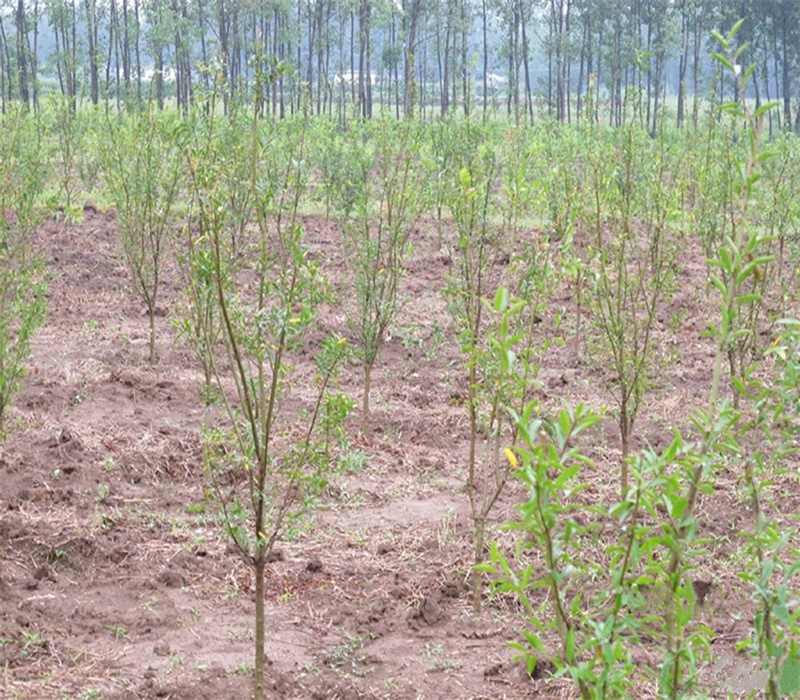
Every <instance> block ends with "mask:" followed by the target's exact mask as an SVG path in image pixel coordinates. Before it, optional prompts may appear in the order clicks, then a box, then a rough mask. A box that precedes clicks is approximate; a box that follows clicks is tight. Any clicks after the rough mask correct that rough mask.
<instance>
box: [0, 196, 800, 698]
mask: <svg viewBox="0 0 800 700" xmlns="http://www.w3.org/2000/svg"><path fill="white" fill-rule="evenodd" d="M304 225H305V230H306V234H307V237H308V241H309V245H310V247H311V248H312V250H313V251H315V254H316V255H317V256H318V259H319V260H320V261H321V263H322V266H323V268H324V270H325V272H326V273H327V274H328V275H329V277H330V279H331V281H332V283H333V285H334V286H335V287H338V288H339V289H340V290H341V291H342V298H343V299H346V298H347V294H346V292H345V290H346V286H347V278H346V274H345V271H344V265H343V258H342V252H341V249H340V246H339V241H338V235H337V230H336V226H335V224H334V223H331V222H328V221H325V220H324V219H321V218H307V219H306V220H305V221H304ZM414 246H415V247H414V254H413V258H412V260H411V261H410V263H409V265H408V270H407V275H406V278H405V279H404V281H403V285H404V293H405V294H406V295H407V296H408V298H409V302H408V303H407V304H406V306H405V307H404V309H403V311H402V313H401V315H400V317H399V318H398V319H397V323H396V324H395V326H394V327H393V329H392V334H391V337H390V338H389V340H388V342H387V345H386V347H385V350H384V352H383V355H382V357H381V359H380V360H379V365H378V367H377V368H376V371H375V374H374V378H373V401H372V403H373V407H374V410H373V414H372V425H373V437H372V439H371V440H370V441H369V442H367V441H364V440H361V439H359V438H358V437H357V430H356V421H355V420H354V421H353V424H352V426H351V430H350V432H351V439H352V454H351V459H350V468H349V469H348V470H346V471H345V472H344V473H343V474H342V475H341V476H340V477H339V478H338V479H337V481H336V482H335V483H334V484H333V485H332V486H331V488H330V489H329V491H328V492H327V494H326V495H325V498H324V499H323V501H322V502H321V504H320V507H319V508H318V509H317V510H316V511H315V512H314V513H313V514H311V515H310V516H309V518H308V519H307V520H306V521H304V523H303V525H302V527H300V528H297V529H295V530H293V531H292V532H291V533H289V535H290V536H289V537H287V538H286V539H285V540H284V541H282V542H281V543H280V545H279V548H278V551H277V552H276V555H275V557H274V561H273V562H272V563H271V564H270V567H269V571H268V576H267V595H268V606H267V629H268V632H267V637H268V641H267V645H268V655H269V658H270V668H269V682H270V693H271V697H274V698H319V699H323V698H348V699H355V698H398V699H405V698H408V699H412V698H423V699H430V700H435V699H439V698H441V699H450V698H453V699H462V698H463V699H467V698H475V699H478V698H487V699H488V698H491V699H498V700H499V699H501V698H520V699H522V698H548V697H552V698H556V697H558V698H568V697H573V694H574V693H573V690H572V689H571V687H570V685H569V684H568V683H567V682H566V681H565V680H563V679H559V680H553V679H551V678H535V679H532V678H530V677H529V676H528V675H527V674H526V673H525V671H524V668H523V666H522V665H521V664H520V663H518V662H515V661H514V660H513V651H512V650H511V649H509V647H508V642H509V641H514V640H517V639H519V631H520V629H521V625H522V623H521V621H520V620H521V619H520V617H519V614H518V611H517V610H516V608H515V606H514V605H513V603H512V602H511V601H509V600H507V599H504V598H503V597H497V598H491V599H489V600H488V601H487V605H486V606H485V609H484V612H482V613H480V614H477V615H476V614H473V613H472V611H471V606H470V595H469V591H468V585H469V577H470V561H471V549H470V539H469V533H470V520H469V515H468V504H467V499H466V495H465V493H464V491H463V465H464V458H465V455H466V451H467V437H468V425H467V420H466V412H465V409H464V407H463V402H462V401H460V400H459V397H460V395H461V394H460V392H461V388H462V387H463V369H462V367H463V363H462V361H461V360H460V358H459V354H458V350H457V347H456V345H455V343H454V342H453V341H452V335H453V334H452V327H451V325H450V323H449V322H448V321H445V320H443V319H446V313H445V308H444V302H443V300H442V297H441V293H440V290H441V288H442V286H443V283H444V276H445V273H446V270H447V265H448V259H447V256H446V255H444V254H442V253H441V252H440V251H439V250H438V247H437V245H436V240H435V235H434V234H432V233H430V232H428V231H426V230H425V228H424V227H422V228H421V229H420V231H418V232H417V233H416V235H415V241H414ZM37 247H38V248H39V250H40V252H41V253H42V255H43V257H44V258H45V261H46V264H47V266H48V268H49V269H50V271H51V280H50V292H49V306H48V314H47V319H46V321H45V324H44V325H43V327H42V328H41V330H40V332H39V333H38V335H37V337H36V340H35V347H34V353H33V357H32V359H31V361H30V367H29V373H28V376H27V377H26V379H25V384H24V390H23V392H22V394H21V395H20V396H19V397H18V399H17V402H16V406H15V408H14V409H13V410H12V411H11V415H10V417H9V424H10V425H12V426H13V431H12V432H11V434H10V436H9V437H8V439H7V440H6V441H5V442H4V443H3V444H2V445H0V474H2V491H1V492H0V663H1V664H2V668H3V673H2V676H0V696H2V697H4V698H34V699H36V698H41V699H42V700H45V699H49V698H59V699H60V698H103V699H106V700H111V699H114V700H123V699H124V700H133V699H144V698H171V699H173V700H202V699H204V698H207V699H208V700H216V699H217V698H248V697H249V696H250V690H251V682H252V666H251V665H252V611H253V581H252V573H251V570H250V569H249V567H248V566H247V565H246V564H245V563H244V562H243V561H242V560H241V558H240V557H239V556H238V555H237V553H236V551H235V550H234V549H233V548H232V547H231V546H230V545H229V543H228V541H227V539H226V537H225V536H224V534H223V532H222V530H221V528H220V526H219V524H218V521H217V520H216V519H215V513H214V510H213V507H212V506H211V505H210V504H209V503H208V502H207V501H206V500H205V483H204V477H203V473H202V464H201V438H200V429H201V426H202V422H203V406H202V402H201V399H200V393H199V387H200V383H201V371H200V367H199V366H198V364H197V362H196V361H195V359H194V358H193V357H192V355H191V353H190V351H189V349H188V348H187V347H186V346H185V344H184V343H183V342H182V341H181V340H180V339H178V338H177V337H176V334H175V332H174V329H173V325H172V322H171V317H172V316H173V315H174V313H175V312H176V308H177V305H178V303H179V298H180V282H179V274H178V271H177V270H176V269H172V268H170V269H168V270H167V275H166V282H165V284H164V287H163V293H162V301H161V311H162V313H161V315H160V316H159V318H158V319H157V322H158V334H159V335H158V353H159V361H158V364H157V365H155V366H154V367H151V366H149V365H148V364H147V362H146V357H147V338H148V335H147V334H148V327H147V318H146V316H145V315H144V313H143V308H142V306H141V304H140V303H139V302H138V301H137V299H136V298H135V297H134V296H133V295H132V293H131V292H130V291H129V287H128V278H127V273H126V270H125V267H124V265H123V263H122V258H121V255H120V254H119V251H118V249H117V245H116V238H115V222H114V218H113V216H112V215H109V214H105V213H102V212H98V211H96V210H95V209H93V208H91V207H89V208H87V209H86V210H85V212H84V219H83V221H81V222H79V223H74V224H72V223H64V222H60V221H56V220H49V221H47V222H45V223H44V224H42V225H41V227H40V228H39V230H38V232H37ZM682 274H683V275H684V276H685V279H684V280H683V281H682V284H681V285H680V290H681V291H679V293H678V294H677V295H676V297H675V298H674V299H673V300H672V302H671V304H672V307H671V308H670V309H667V310H665V319H668V318H669V317H670V316H674V315H675V314H678V313H680V314H681V318H684V319H687V320H686V322H685V323H683V324H682V325H681V328H680V333H679V334H674V333H669V332H667V330H664V331H663V333H662V335H663V342H664V347H665V348H666V350H665V352H667V351H669V352H673V353H674V355H675V356H676V357H679V360H678V361H676V362H675V363H674V364H672V365H671V366H670V368H669V370H668V373H669V376H668V377H666V378H665V380H664V382H663V387H661V388H659V390H657V391H656V392H655V393H654V398H653V399H652V401H653V406H650V407H649V408H650V409H652V410H649V411H647V415H648V416H650V417H649V418H648V419H647V420H646V421H644V422H643V424H642V430H641V434H642V437H643V438H646V439H647V440H648V441H650V442H651V443H652V444H654V445H656V446H658V445H659V443H662V444H663V443H664V441H666V440H668V439H669V431H668V429H667V426H669V425H671V424H673V423H676V422H677V423H682V422H685V419H686V415H687V414H688V410H687V408H688V406H690V405H691V404H692V402H693V401H695V400H697V399H696V397H697V396H702V395H703V392H704V391H705V389H706V386H707V384H708V381H709V367H710V363H711V356H712V354H713V348H712V347H711V345H710V342H709V341H708V340H707V339H703V338H701V335H700V334H701V332H702V330H703V329H704V328H705V323H704V322H703V320H702V319H703V315H704V314H705V313H706V311H707V310H706V309H705V308H704V307H703V304H705V303H707V302H706V301H705V300H704V295H703V294H702V293H701V292H699V291H696V290H700V289H702V285H701V284H700V283H696V281H697V280H698V279H701V278H702V276H703V275H704V270H703V269H702V265H700V266H696V267H692V263H688V262H687V263H686V265H685V266H684V268H683V272H682ZM556 302H557V303H558V304H560V305H564V306H566V307H567V308H569V305H570V303H571V300H570V299H569V295H568V294H566V292H565V293H564V295H563V298H561V299H558V300H556ZM343 303H344V302H343ZM346 317H347V308H346V307H345V306H340V307H336V308H331V309H329V310H328V313H326V314H324V316H323V317H321V319H320V331H321V332H325V333H327V332H331V331H338V332H340V333H345V332H346ZM666 326H667V320H664V328H665V329H666ZM298 371H299V372H302V367H299V368H298ZM591 375H592V368H591V367H588V366H584V365H581V364H576V363H575V362H574V360H573V358H572V353H571V351H570V349H569V347H567V346H565V347H559V348H556V349H555V350H554V351H553V352H552V353H551V355H550V356H548V359H547V361H546V364H545V366H544V367H543V370H542V375H541V378H542V380H543V387H544V388H543V390H542V400H543V401H544V402H545V404H546V405H552V406H557V405H558V403H559V402H560V401H561V400H563V399H570V400H583V401H585V402H588V403H590V404H591V405H593V406H595V407H598V408H599V407H600V406H602V405H603V404H606V403H608V402H609V400H608V397H607V396H605V395H604V393H603V389H602V387H601V386H599V385H597V384H596V383H594V382H592V381H590V378H591ZM361 381H362V376H361V372H360V370H359V368H358V367H350V368H348V370H347V371H346V372H345V373H344V376H343V377H342V379H341V387H342V388H343V389H344V390H346V391H348V392H349V393H350V394H351V395H352V396H353V398H356V399H357V398H359V397H360V386H361ZM605 431H606V435H607V440H606V441H605V442H604V444H603V445H602V446H596V447H594V448H591V446H590V453H591V456H592V457H593V458H594V459H595V460H596V461H597V464H598V474H597V479H596V482H595V483H593V485H592V488H591V489H589V491H588V492H587V498H589V499H603V498H610V497H611V496H610V494H611V493H612V490H613V489H614V488H615V486H614V485H613V484H614V483H615V480H614V478H612V477H610V476H609V475H610V474H614V473H615V470H616V466H615V464H616V462H615V460H616V459H617V456H618V454H619V452H618V444H617V442H618V441H617V436H616V432H615V429H614V424H613V422H612V421H610V420H609V421H608V422H607V423H606V425H605ZM733 481H734V477H732V483H731V485H730V489H729V491H725V488H722V489H721V491H720V494H719V497H718V498H717V499H715V500H714V502H713V503H706V504H704V505H703V508H704V509H705V513H704V515H705V516H710V517H708V522H711V523H714V525H712V527H719V528H720V534H725V532H727V531H729V529H730V528H731V527H734V528H735V527H736V526H737V523H739V524H741V521H742V519H743V518H744V517H746V514H745V513H744V509H743V506H742V504H741V503H740V502H739V500H738V499H737V492H736V490H735V485H734V484H733ZM791 493H797V489H796V488H795V489H794V490H793V491H792V492H791ZM523 496H524V493H523V492H522V490H521V487H520V486H518V485H516V484H515V485H512V486H511V487H510V489H509V490H508V492H507V493H506V494H505V496H504V498H503V500H502V502H501V503H500V504H499V505H498V507H497V509H496V510H495V511H494V517H495V519H496V521H497V522H500V521H502V520H503V519H505V518H506V517H509V516H510V515H511V514H512V513H513V509H514V504H515V503H518V502H519V501H520V500H521V499H522V497H523ZM787 498H793V499H794V500H792V502H791V503H789V502H786V503H784V504H782V505H783V507H784V512H786V513H791V512H796V511H797V507H798V502H800V497H796V496H787ZM719 542H720V545H719V546H721V547H724V546H725V544H724V542H725V540H724V538H722V537H720V539H719ZM512 546H513V545H512ZM724 554H725V553H724V552H721V551H720V552H715V556H723V555H724ZM708 565H709V567H711V566H712V564H711V561H709V562H708ZM702 573H704V574H707V576H706V578H709V580H711V581H713V583H712V584H710V587H709V590H708V591H707V595H706V594H705V593H704V598H705V601H704V607H703V612H702V615H704V616H705V617H704V621H705V622H706V623H707V624H709V625H710V626H711V627H712V628H713V629H714V630H716V631H717V632H718V640H717V642H715V643H716V644H717V647H718V649H719V650H720V652H721V653H722V652H725V653H727V651H730V650H732V649H733V645H734V643H735V641H736V640H737V639H739V638H740V635H741V634H744V630H746V623H747V620H746V619H743V616H742V615H738V614H737V615H734V614H732V611H740V610H741V609H742V607H743V606H747V604H748V603H747V593H746V592H745V591H741V590H739V589H738V588H736V583H735V581H734V580H732V579H733V576H732V575H730V576H728V574H726V573H725V572H724V571H723V572H722V573H715V572H714V571H711V570H710V568H709V571H704V572H702ZM744 617H746V615H744ZM726 650H727V651H726ZM731 653H732V652H731ZM726 658H727V657H726ZM642 662H643V663H647V662H648V659H647V652H646V650H643V657H642ZM645 691H646V689H645Z"/></svg>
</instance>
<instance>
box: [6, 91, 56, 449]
mask: <svg viewBox="0 0 800 700" xmlns="http://www.w3.org/2000/svg"><path fill="white" fill-rule="evenodd" d="M40 152H41V148H40V139H39V137H38V134H37V130H36V128H35V124H34V123H32V122H31V121H30V120H29V119H26V115H25V113H24V110H23V109H22V108H21V107H20V108H17V109H14V110H12V111H10V112H9V113H8V114H4V115H2V116H0V438H1V437H3V435H4V431H5V424H4V421H5V418H6V415H7V412H8V408H9V407H10V405H11V402H12V400H13V398H14V396H15V395H16V394H17V393H18V392H19V391H20V389H21V388H22V378H23V377H24V376H25V362H26V360H27V359H28V356H29V354H30V351H31V342H32V340H33V336H34V333H35V332H36V328H37V327H38V326H39V324H40V323H41V322H42V319H43V317H44V312H45V306H46V301H45V294H46V286H45V283H44V269H43V264H42V261H41V260H40V259H39V257H38V256H37V255H36V254H35V253H34V251H33V250H32V248H31V240H30V238H31V234H32V233H33V230H34V227H35V226H36V224H37V221H38V218H39V212H38V211H37V210H36V197H37V195H38V193H39V191H40V190H41V188H42V184H43V182H44V178H45V172H44V168H43V166H42V160H41V158H40Z"/></svg>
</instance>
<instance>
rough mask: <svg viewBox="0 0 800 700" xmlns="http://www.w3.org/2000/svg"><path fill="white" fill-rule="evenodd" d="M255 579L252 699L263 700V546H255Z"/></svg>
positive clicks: (264, 664) (264, 663)
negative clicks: (254, 649) (254, 648)
mask: <svg viewBox="0 0 800 700" xmlns="http://www.w3.org/2000/svg"><path fill="white" fill-rule="evenodd" d="M253 564H254V566H253V568H254V570H255V577H256V586H255V588H256V630H255V635H256V638H255V647H256V651H255V668H254V670H253V698H254V699H255V700H264V687H265V683H264V675H265V674H264V671H265V669H266V665H267V655H266V650H265V648H264V645H265V638H266V623H265V618H264V573H265V571H266V568H267V552H266V551H265V550H264V548H263V545H257V550H256V555H255V557H254V562H253Z"/></svg>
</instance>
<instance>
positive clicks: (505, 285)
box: [445, 148, 557, 611]
mask: <svg viewBox="0 0 800 700" xmlns="http://www.w3.org/2000/svg"><path fill="white" fill-rule="evenodd" d="M495 176H496V167H495V161H494V157H493V154H492V152H491V151H489V150H488V149H482V148H481V149H476V151H474V152H472V153H469V154H467V157H466V158H465V163H464V165H462V167H461V169H460V171H459V174H458V180H457V186H456V187H454V188H453V189H452V190H451V191H450V194H449V198H448V204H449V207H450V210H451V212H452V216H453V222H454V227H453V232H452V239H451V240H450V241H449V245H450V247H451V250H452V251H453V265H452V271H451V273H450V274H449V276H448V280H447V287H446V289H445V295H446V298H447V300H448V309H449V312H450V314H451V316H452V318H453V320H454V322H455V327H456V329H457V331H458V333H459V344H460V347H461V352H462V355H463V356H464V359H465V370H466V373H467V376H466V397H465V402H464V403H465V406H466V409H467V413H468V418H469V456H468V461H467V465H466V479H465V481H466V490H467V496H468V499H469V504H470V514H471V517H472V528H473V533H472V544H473V555H474V563H475V565H476V566H477V565H480V564H481V563H482V562H483V561H484V560H485V546H486V538H487V528H488V526H489V522H490V521H489V518H490V515H491V512H492V509H493V508H494V506H495V504H496V503H497V501H498V499H499V498H500V495H501V494H502V492H503V490H504V488H505V485H506V483H507V481H508V478H509V473H510V470H509V465H508V462H507V461H506V460H505V458H504V457H503V454H502V449H501V447H502V443H503V441H505V440H508V441H510V442H511V443H512V444H513V441H514V435H515V428H514V426H513V424H511V423H510V421H509V420H508V415H507V413H506V411H505V409H504V406H506V405H514V406H518V407H519V408H520V409H521V407H522V405H524V404H525V403H526V402H528V401H529V400H530V399H531V392H532V391H533V390H534V389H535V388H536V386H537V376H538V370H539V366H540V363H541V359H542V355H543V353H544V352H546V349H547V347H548V346H549V342H550V340H551V338H550V336H548V335H547V334H546V333H544V332H543V331H542V329H541V328H540V327H539V324H540V322H541V316H542V315H543V314H544V309H545V306H546V304H547V301H548V297H549V293H550V292H551V291H552V288H553V286H554V284H555V278H556V275H555V273H554V266H553V265H552V262H551V260H550V255H549V248H548V246H547V243H546V241H544V240H540V241H535V242H534V243H532V244H531V249H526V250H525V252H524V255H523V256H521V257H520V258H515V257H512V258H509V255H508V253H507V252H506V253H505V254H504V250H505V243H504V242H505V238H504V236H503V229H502V227H498V226H495V225H494V224H493V223H492V221H491V219H490V216H491V214H492V213H493V212H492V204H493V199H492V197H493V190H494V185H495ZM537 246H538V249H536V247H537ZM512 280H513V281H514V286H513V287H510V285H509V283H510V282H511V281H512ZM510 289H513V294H512V293H511V292H510ZM492 290H495V291H494V293H493V292H492ZM492 293H493V294H494V295H493V297H492V296H491V295H492ZM554 315H555V314H554ZM553 325H554V327H555V326H557V322H555V320H554V324H553ZM483 578H484V577H483V574H482V573H481V571H480V570H478V569H476V570H475V571H474V572H473V577H472V605H473V609H474V610H476V611H478V610H480V609H481V606H482V603H483Z"/></svg>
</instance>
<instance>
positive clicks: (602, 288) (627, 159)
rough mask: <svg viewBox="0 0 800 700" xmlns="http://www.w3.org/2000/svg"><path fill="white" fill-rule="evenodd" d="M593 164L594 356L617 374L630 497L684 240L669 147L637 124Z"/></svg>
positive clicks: (624, 476)
mask: <svg viewBox="0 0 800 700" xmlns="http://www.w3.org/2000/svg"><path fill="white" fill-rule="evenodd" d="M588 158H589V161H590V169H591V174H590V176H589V180H590V183H589V184H588V186H587V189H588V190H589V191H590V193H591V199H592V204H591V209H589V211H588V212H587V217H586V218H587V220H588V224H589V227H590V236H589V240H590V241H592V243H591V246H592V253H593V256H592V263H591V270H590V275H591V278H590V280H589V283H590V290H589V296H590V298H591V300H592V302H593V303H592V305H591V311H592V313H591V316H590V317H591V321H592V324H593V326H594V330H595V337H594V338H593V341H594V342H593V343H590V345H589V349H590V352H591V354H592V355H593V356H594V357H593V359H594V360H595V362H596V364H597V365H598V366H603V367H608V368H609V369H610V373H609V374H602V375H601V376H602V377H603V380H604V383H605V385H606V388H607V390H608V392H609V393H610V394H611V396H612V397H613V400H614V402H615V404H616V409H617V416H616V418H617V425H618V426H619V431H620V438H621V444H622V455H621V459H620V493H621V497H622V498H624V497H625V492H626V491H627V489H628V457H629V456H630V449H631V440H632V437H633V430H634V426H635V423H636V418H637V416H638V414H639V409H640V407H641V405H642V401H643V398H644V396H645V393H646V390H647V388H648V386H649V383H650V377H651V376H652V374H653V371H654V366H655V346H656V339H655V334H656V332H657V326H658V318H657V313H658V310H659V308H660V306H661V305H662V304H663V303H664V302H665V301H666V300H667V298H668V294H669V293H670V289H671V285H672V282H673V280H674V276H675V273H674V270H675V265H674V263H675V260H676V256H677V252H678V249H679V240H678V237H677V234H676V232H675V231H674V230H673V229H672V227H671V219H672V212H673V211H674V210H675V209H676V207H677V203H676V201H675V193H676V189H675V188H674V187H672V186H671V183H670V182H669V179H668V175H667V172H666V170H667V165H668V163H667V158H668V154H667V150H666V146H665V144H664V142H663V141H656V142H653V141H651V140H650V139H649V137H648V135H647V133H646V132H645V131H644V130H642V129H641V128H640V127H639V126H638V124H636V123H635V122H631V124H630V125H629V126H628V127H627V128H626V129H625V130H624V131H623V132H622V139H621V143H619V144H618V146H616V148H614V149H609V148H608V147H606V144H605V143H603V142H601V141H599V140H598V141H597V142H596V148H595V149H590V155H589V156H588ZM587 208H588V207H587Z"/></svg>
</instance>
